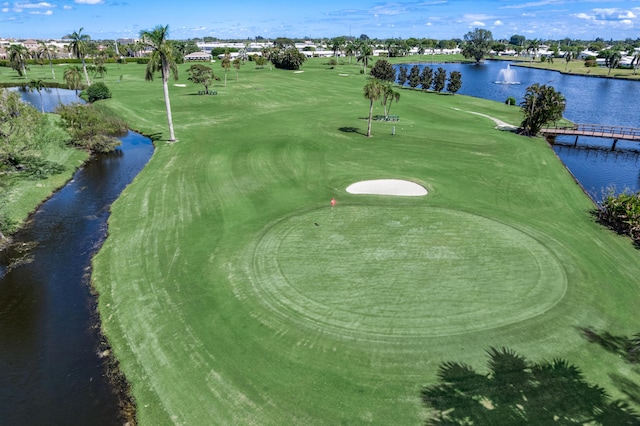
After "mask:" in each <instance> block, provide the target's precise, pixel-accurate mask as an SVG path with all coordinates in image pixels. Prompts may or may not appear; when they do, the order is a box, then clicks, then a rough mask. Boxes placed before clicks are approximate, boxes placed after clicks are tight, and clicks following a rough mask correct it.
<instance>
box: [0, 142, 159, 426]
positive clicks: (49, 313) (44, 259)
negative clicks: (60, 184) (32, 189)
mask: <svg viewBox="0 0 640 426" xmlns="http://www.w3.org/2000/svg"><path fill="white" fill-rule="evenodd" d="M152 152H153V146H152V144H151V141H150V140H149V139H148V138H145V137H142V136H140V135H138V134H135V133H132V132H130V133H129V134H128V135H127V136H125V137H123V138H122V146H121V147H120V148H119V151H118V152H117V153H115V154H107V155H98V156H96V157H95V158H93V159H92V160H90V161H89V162H87V164H86V165H85V167H83V168H82V169H81V170H79V171H78V172H77V173H76V174H75V176H74V178H73V180H72V181H71V182H70V183H69V184H68V185H67V186H65V187H64V188H63V189H61V190H60V191H59V192H58V193H56V194H55V195H54V196H53V197H52V198H51V199H49V200H48V201H47V202H46V203H44V204H43V205H42V206H41V208H39V209H38V211H37V212H36V213H35V214H34V215H33V217H32V218H31V220H30V221H29V223H28V224H27V226H25V227H24V229H22V230H21V231H20V232H19V233H18V234H16V235H15V236H14V243H13V244H12V246H11V247H10V248H9V249H8V250H5V251H4V252H1V253H0V265H2V268H3V269H4V270H5V274H4V276H2V277H0V343H1V344H0V401H2V404H0V424H2V425H24V424H43V425H44V424H65V425H87V424H91V425H113V424H118V422H119V418H118V415H119V408H118V399H117V397H116V396H115V395H114V394H113V389H112V387H111V385H110V384H109V383H108V382H107V380H106V379H105V377H104V367H103V365H102V362H101V360H100V358H99V357H98V355H97V353H96V352H97V349H98V344H99V336H98V334H97V332H96V330H94V329H93V328H92V326H93V325H94V324H93V316H94V314H95V313H94V308H93V306H94V299H93V297H92V295H91V294H90V289H89V285H88V272H89V271H90V270H89V268H90V262H91V257H92V256H93V254H94V253H95V252H96V251H97V250H98V249H99V247H100V245H101V244H102V241H103V240H104V237H105V234H106V220H107V218H108V216H109V206H110V205H111V203H112V202H113V201H114V200H115V199H116V198H117V197H118V195H119V194H120V192H121V191H122V190H123V189H124V187H125V186H126V185H128V184H129V183H130V182H131V180H132V179H133V178H134V177H135V176H136V175H137V174H138V172H139V171H140V170H141V169H142V167H144V165H145V164H146V162H147V161H148V160H149V158H150V156H151V154H152Z"/></svg>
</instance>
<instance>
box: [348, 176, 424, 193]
mask: <svg viewBox="0 0 640 426" xmlns="http://www.w3.org/2000/svg"><path fill="white" fill-rule="evenodd" d="M347 192H348V193H350V194H369V195H397V196H402V197H420V196H423V195H427V190H426V189H425V187H423V186H422V185H418V184H417V183H414V182H409V181H407V180H399V179H377V180H365V181H362V182H356V183H354V184H353V185H349V186H348V187H347Z"/></svg>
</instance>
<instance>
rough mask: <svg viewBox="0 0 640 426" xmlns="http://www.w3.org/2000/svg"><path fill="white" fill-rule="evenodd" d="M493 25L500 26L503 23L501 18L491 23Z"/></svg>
mask: <svg viewBox="0 0 640 426" xmlns="http://www.w3.org/2000/svg"><path fill="white" fill-rule="evenodd" d="M493 25H494V26H496V27H499V26H502V25H504V24H503V23H502V21H501V20H499V19H498V20H497V21H496V22H494V23H493Z"/></svg>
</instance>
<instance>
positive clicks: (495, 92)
mask: <svg viewBox="0 0 640 426" xmlns="http://www.w3.org/2000/svg"><path fill="white" fill-rule="evenodd" d="M507 64H509V62H505V61H487V62H485V63H484V64H480V65H475V64H433V65H429V64H426V65H427V66H430V67H431V68H432V69H433V70H434V71H435V70H436V69H437V68H438V67H442V68H444V69H445V70H446V71H447V72H448V73H449V72H451V71H460V72H461V73H462V88H461V89H460V91H459V92H458V93H460V94H463V95H469V96H475V97H479V98H485V99H490V100H494V101H498V102H504V101H505V100H506V99H507V98H508V97H510V96H512V97H514V98H516V100H517V102H518V104H520V102H521V101H522V100H523V98H524V94H525V92H526V89H527V87H528V86H530V85H531V84H533V83H539V84H547V85H550V86H553V87H554V88H555V89H556V90H558V91H560V92H561V93H562V94H563V95H564V97H565V98H566V100H567V108H566V110H565V113H564V116H565V117H566V118H567V119H569V120H571V121H573V122H575V123H583V124H604V125H611V126H626V127H640V114H639V111H640V109H639V108H638V107H637V105H635V103H634V99H640V81H630V80H616V79H606V78H594V77H586V76H577V75H567V74H562V73H559V72H555V71H547V70H542V69H533V68H524V67H518V66H514V65H513V64H512V65H511V70H513V71H515V73H516V80H517V81H519V82H520V84H496V83H495V82H496V81H497V80H498V74H499V73H500V70H501V69H505V68H506V67H507ZM419 66H420V67H422V66H424V65H419ZM410 67H411V65H409V68H410ZM478 112H481V111H478ZM514 124H516V123H514ZM574 139H575V138H567V137H564V138H558V140H557V142H558V143H562V144H570V145H573V142H574ZM612 142H613V141H611V140H607V139H599V138H585V137H580V139H579V146H580V147H579V148H577V149H576V148H573V147H566V146H554V150H555V152H556V153H557V154H558V156H559V157H560V159H561V160H562V162H563V163H564V164H565V165H566V166H567V168H568V169H569V170H570V171H571V172H572V173H573V175H574V176H575V177H576V179H577V180H578V181H579V182H580V184H581V185H582V186H583V187H584V188H585V189H586V190H587V192H589V194H590V195H591V196H592V198H594V199H599V198H600V197H601V195H602V193H603V191H604V190H605V189H606V188H607V187H610V186H615V188H616V190H617V191H618V192H619V191H622V190H624V189H625V188H629V189H630V190H632V191H638V190H640V184H639V182H638V176H639V174H640V161H638V159H639V156H638V153H637V152H625V153H624V155H615V154H614V155H606V152H600V153H596V152H594V151H593V150H589V149H585V147H586V146H600V147H601V148H603V149H604V150H606V149H608V148H609V147H611V144H612ZM618 147H619V148H620V149H622V150H627V151H628V150H633V151H638V150H640V143H633V142H623V141H620V142H619V143H618Z"/></svg>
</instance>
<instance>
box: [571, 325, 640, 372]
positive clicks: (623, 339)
mask: <svg viewBox="0 0 640 426" xmlns="http://www.w3.org/2000/svg"><path fill="white" fill-rule="evenodd" d="M579 330H580V332H581V334H582V337H584V338H585V339H587V340H588V341H589V342H591V343H597V344H598V345H600V347H601V348H603V349H605V350H606V351H608V352H611V353H614V354H616V355H618V356H620V357H622V358H624V359H625V360H626V361H627V362H630V363H632V364H638V363H640V333H638V334H636V335H634V336H632V337H627V336H616V335H614V334H611V333H609V332H608V331H601V332H598V331H596V330H595V329H593V328H592V327H580V328H579Z"/></svg>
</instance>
